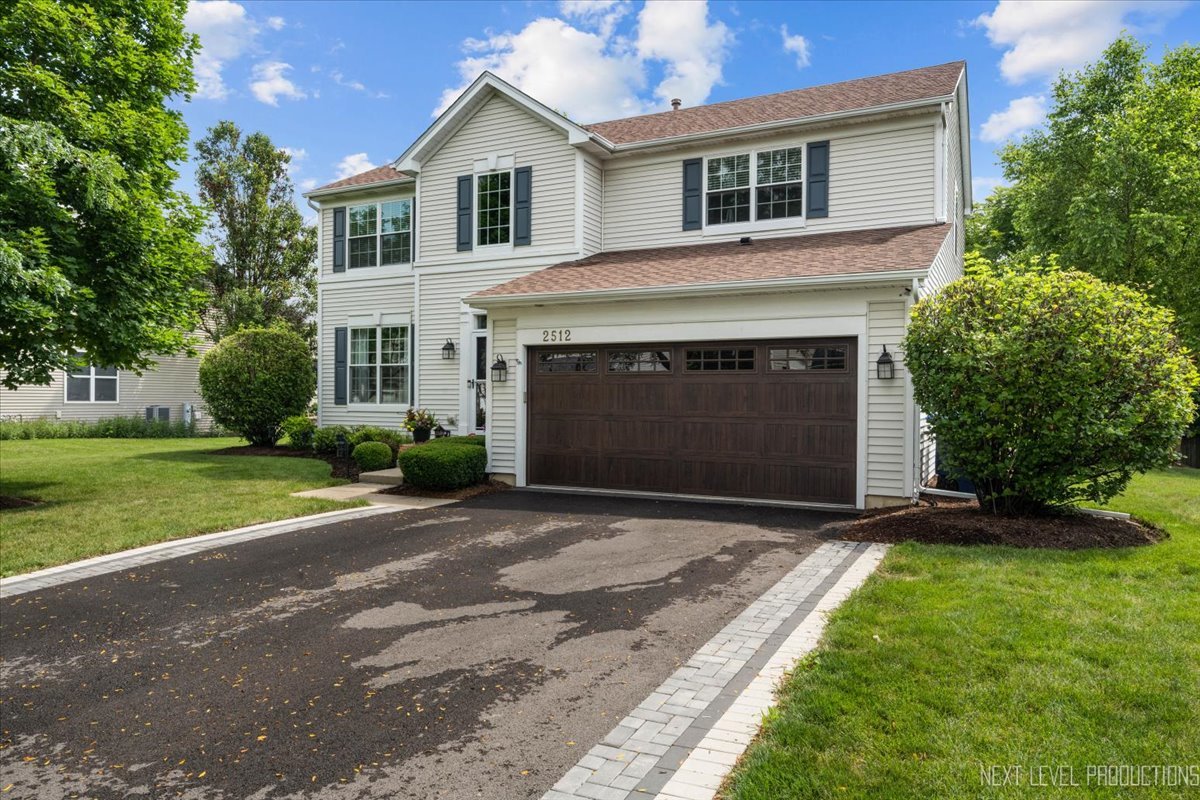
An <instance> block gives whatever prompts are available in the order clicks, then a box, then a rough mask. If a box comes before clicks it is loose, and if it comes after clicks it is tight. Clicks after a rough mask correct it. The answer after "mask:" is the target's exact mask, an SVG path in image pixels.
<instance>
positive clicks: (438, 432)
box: [433, 425, 450, 439]
mask: <svg viewBox="0 0 1200 800" xmlns="http://www.w3.org/2000/svg"><path fill="white" fill-rule="evenodd" d="M449 435H450V431H448V430H446V429H445V428H443V427H442V426H441V425H438V426H437V427H436V428H434V429H433V438H435V439H445V438H446V437H447V436H449Z"/></svg>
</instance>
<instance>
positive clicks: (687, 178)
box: [683, 158, 704, 231]
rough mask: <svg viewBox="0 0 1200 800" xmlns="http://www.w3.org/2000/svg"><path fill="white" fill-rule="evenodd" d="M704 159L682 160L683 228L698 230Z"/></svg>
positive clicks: (701, 202) (702, 212)
mask: <svg viewBox="0 0 1200 800" xmlns="http://www.w3.org/2000/svg"><path fill="white" fill-rule="evenodd" d="M703 165H704V159H702V158H689V159H687V160H686V161H684V162H683V229H684V230H685V231H698V230H700V228H701V227H702V225H703V219H702V218H703V214H704V203H703V198H704V192H703V191H702V190H703V188H704V185H703V184H704V175H703Z"/></svg>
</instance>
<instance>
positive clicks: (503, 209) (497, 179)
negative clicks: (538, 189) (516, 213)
mask: <svg viewBox="0 0 1200 800" xmlns="http://www.w3.org/2000/svg"><path fill="white" fill-rule="evenodd" d="M475 186H476V188H477V194H476V198H475V208H476V209H477V211H476V212H475V213H476V225H475V240H476V243H477V244H479V245H489V244H508V243H509V241H510V233H511V226H510V224H509V219H510V217H511V211H512V173H511V172H490V173H488V174H487V175H480V176H479V177H478V178H476V179H475Z"/></svg>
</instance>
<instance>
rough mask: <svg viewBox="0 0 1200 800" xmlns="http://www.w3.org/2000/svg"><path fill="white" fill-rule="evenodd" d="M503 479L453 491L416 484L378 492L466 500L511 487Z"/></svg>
mask: <svg viewBox="0 0 1200 800" xmlns="http://www.w3.org/2000/svg"><path fill="white" fill-rule="evenodd" d="M511 488H512V487H511V486H509V485H508V484H507V483H504V482H503V481H485V482H484V483H479V484H476V485H475V486H468V487H466V488H465V489H455V490H454V491H453V492H434V491H431V490H429V489H418V488H417V487H415V486H393V487H391V488H389V489H384V490H383V491H381V492H379V493H378V494H399V495H407V496H408V497H435V498H437V499H439V500H466V499H467V498H468V497H478V496H479V495H481V494H493V493H494V492H503V491H504V490H506V489H511Z"/></svg>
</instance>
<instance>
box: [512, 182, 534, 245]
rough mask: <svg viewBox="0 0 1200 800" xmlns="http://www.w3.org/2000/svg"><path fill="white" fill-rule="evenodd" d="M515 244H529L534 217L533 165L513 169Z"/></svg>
mask: <svg viewBox="0 0 1200 800" xmlns="http://www.w3.org/2000/svg"><path fill="white" fill-rule="evenodd" d="M513 183H514V184H516V185H515V186H514V187H513V244H514V245H522V244H529V242H530V238H531V236H530V234H531V229H532V227H533V218H532V217H531V216H530V213H529V212H530V207H531V206H532V204H533V167H517V168H516V169H515V170H513Z"/></svg>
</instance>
